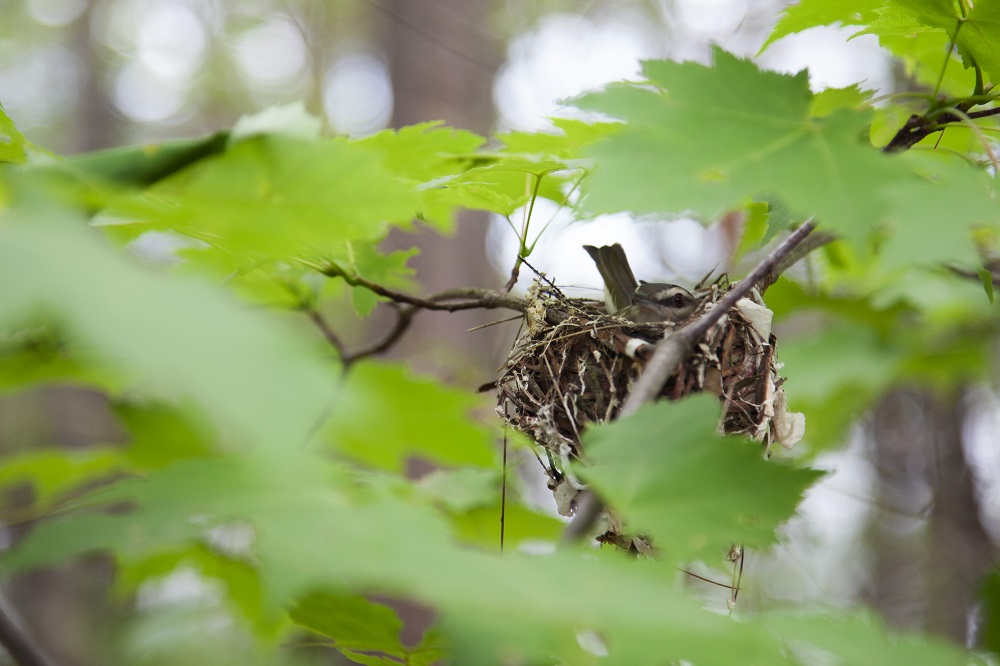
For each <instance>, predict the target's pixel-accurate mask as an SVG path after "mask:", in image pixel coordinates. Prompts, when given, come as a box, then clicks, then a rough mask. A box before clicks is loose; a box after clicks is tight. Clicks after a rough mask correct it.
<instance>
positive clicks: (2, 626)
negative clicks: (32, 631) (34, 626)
mask: <svg viewBox="0 0 1000 666" xmlns="http://www.w3.org/2000/svg"><path fill="white" fill-rule="evenodd" d="M23 626H24V622H23V620H21V618H20V617H19V616H18V613H17V611H16V610H15V609H14V607H13V606H11V604H10V602H9V601H8V600H7V598H6V597H5V596H3V595H2V594H0V645H3V647H4V648H5V649H6V650H7V654H8V655H10V657H11V659H13V660H14V663H16V664H18V666H56V662H55V661H53V660H52V658H51V657H49V656H48V655H47V654H45V652H44V651H43V650H42V648H41V646H39V645H38V644H37V643H35V641H34V640H33V639H32V638H31V636H29V635H28V633H27V632H26V631H25V630H24V628H23Z"/></svg>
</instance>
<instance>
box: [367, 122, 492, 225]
mask: <svg viewBox="0 0 1000 666" xmlns="http://www.w3.org/2000/svg"><path fill="white" fill-rule="evenodd" d="M485 142H486V139H485V138H484V137H481V136H479V135H478V134H473V133H472V132H466V131H463V130H458V129H454V128H451V127H444V126H442V125H441V123H440V122H429V123H421V124H418V125H411V126H409V127H403V128H400V129H398V130H391V129H389V130H383V131H381V132H378V133H377V134H374V135H372V136H370V137H366V138H364V139H361V140H359V141H358V142H357V144H358V145H361V146H364V147H366V148H370V149H373V150H375V151H378V152H379V153H380V154H381V155H382V157H383V164H384V165H385V167H386V168H387V169H389V171H390V172H392V173H393V174H395V175H396V176H397V177H399V178H402V179H404V180H405V181H406V182H408V183H410V184H412V185H413V186H417V185H418V184H420V183H428V182H431V181H436V180H439V179H442V178H445V177H448V176H456V175H458V174H460V173H463V172H464V171H466V170H467V169H468V168H469V167H470V166H471V165H472V164H473V162H474V160H475V159H476V158H475V155H474V153H473V151H475V150H476V148H478V147H479V146H481V145H482V144H483V143H485ZM417 193H418V197H419V199H420V203H419V206H418V209H419V213H418V217H420V219H422V220H424V221H425V222H427V223H429V224H430V225H432V226H433V227H435V228H436V229H438V230H439V231H444V232H450V231H453V230H454V227H455V219H454V218H455V211H456V209H457V206H458V203H457V202H455V201H453V200H452V197H451V196H450V195H449V194H448V193H445V192H443V191H442V190H441V189H439V188H435V187H421V188H418V190H417Z"/></svg>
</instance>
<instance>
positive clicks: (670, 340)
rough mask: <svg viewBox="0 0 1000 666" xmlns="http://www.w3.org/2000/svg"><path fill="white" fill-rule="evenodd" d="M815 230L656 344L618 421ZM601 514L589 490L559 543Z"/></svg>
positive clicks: (798, 236)
mask: <svg viewBox="0 0 1000 666" xmlns="http://www.w3.org/2000/svg"><path fill="white" fill-rule="evenodd" d="M815 228H816V223H815V222H814V221H813V219H812V218H809V219H808V220H807V221H806V222H804V223H803V224H802V226H800V227H799V228H798V229H796V230H795V231H793V232H792V233H791V235H789V236H788V238H786V239H785V240H784V241H783V242H782V243H781V244H780V245H778V247H776V248H775V249H774V250H772V251H771V253H770V254H768V255H767V256H766V257H764V258H763V259H762V260H761V261H760V263H758V264H757V266H756V267H755V268H754V269H753V271H751V272H750V274H749V275H747V276H746V277H745V278H743V279H742V280H740V281H739V282H738V283H737V284H736V285H735V286H733V288H732V289H731V290H730V291H729V292H728V293H727V294H726V295H725V296H723V297H722V299H721V300H720V301H719V302H718V303H717V304H716V305H715V307H714V308H712V309H711V310H709V311H708V312H706V313H705V314H704V315H702V316H701V317H699V318H698V319H696V320H694V321H692V322H691V323H689V324H686V325H685V326H683V327H681V328H680V329H678V330H676V331H674V332H673V333H672V334H671V335H669V336H668V337H666V338H665V339H664V340H662V341H661V342H659V343H658V344H657V345H656V351H655V352H653V357H652V358H651V359H650V360H649V363H647V364H646V368H645V370H643V372H642V374H641V375H639V379H638V380H637V381H636V383H635V386H634V387H633V388H632V391H631V393H629V396H628V398H627V399H626V400H625V404H624V405H622V410H621V412H620V413H619V415H618V418H619V419H621V418H625V417H627V416H630V415H631V414H634V413H635V412H637V411H638V410H639V409H640V408H641V407H642V406H643V405H645V404H646V403H649V402H652V401H653V400H655V399H656V396H658V395H659V394H660V391H661V390H662V389H663V384H664V383H665V382H666V381H667V379H668V378H669V377H670V375H671V374H672V373H673V371H674V368H676V367H677V364H678V363H680V362H681V361H683V360H684V358H685V357H686V356H687V355H688V353H689V352H690V351H691V349H692V348H693V347H694V345H695V343H696V342H698V340H700V339H701V338H702V337H703V336H704V335H705V333H707V332H708V329H710V328H711V327H712V326H714V325H715V324H716V323H717V322H718V321H719V320H720V319H722V317H723V316H725V315H726V313H728V312H729V310H730V309H732V308H733V306H735V305H736V303H737V302H738V301H739V300H740V299H741V298H743V297H744V296H746V295H747V294H748V293H749V292H750V290H751V289H752V288H753V287H754V286H755V285H757V283H759V282H760V281H761V280H763V279H765V278H766V277H767V276H769V275H771V274H773V273H774V271H775V270H776V269H777V267H778V266H779V265H780V264H781V262H782V260H783V259H784V258H785V257H787V256H789V255H790V254H791V253H792V251H793V250H794V249H795V248H796V247H798V246H799V245H800V244H801V243H802V242H803V241H804V240H805V239H806V237H808V236H809V234H810V233H812V231H813V229H815ZM603 510H604V502H603V501H602V500H601V498H600V497H598V496H597V493H595V492H594V491H593V490H587V491H584V493H583V497H582V498H581V499H580V502H579V503H578V504H577V509H576V516H574V518H573V520H572V521H570V523H569V525H567V526H566V530H565V531H564V532H563V535H562V542H563V543H572V542H575V541H578V540H580V539H582V538H583V537H585V536H586V535H588V534H589V533H590V531H591V529H592V528H593V527H594V524H595V523H596V522H597V519H598V517H600V515H601V511H603Z"/></svg>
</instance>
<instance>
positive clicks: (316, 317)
mask: <svg viewBox="0 0 1000 666" xmlns="http://www.w3.org/2000/svg"><path fill="white" fill-rule="evenodd" d="M299 308H300V309H301V310H302V311H303V312H305V313H306V316H307V317H309V321H311V322H312V323H313V324H315V326H316V328H318V329H319V332H320V333H322V334H323V337H324V338H325V339H326V341H327V342H329V343H330V346H331V347H333V348H334V349H335V350H336V351H337V355H338V356H340V358H344V357H345V356H346V355H347V354H346V352H345V351H344V343H343V341H342V340H341V339H340V336H338V335H337V334H336V333H335V332H334V331H333V329H332V328H330V324H328V323H327V321H326V319H324V318H323V315H322V314H321V313H320V311H319V310H317V309H316V308H315V307H313V305H312V304H311V303H305V302H303V303H299Z"/></svg>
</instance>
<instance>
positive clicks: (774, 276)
mask: <svg viewBox="0 0 1000 666" xmlns="http://www.w3.org/2000/svg"><path fill="white" fill-rule="evenodd" d="M835 240H837V236H835V235H833V234H830V233H826V232H819V233H815V234H810V235H809V236H807V237H806V238H805V240H803V241H802V242H801V243H799V244H798V245H796V246H795V247H794V248H793V249H792V251H791V252H789V253H788V254H787V255H786V256H784V257H782V259H781V260H780V261H779V262H778V265H777V266H775V267H774V270H772V271H770V272H768V273H765V274H764V276H763V277H762V278H761V279H759V280H757V282H756V283H755V284H754V288H755V289H756V290H757V291H758V292H760V293H761V294H763V293H764V292H765V291H767V290H768V288H769V287H770V286H771V285H772V284H774V283H775V282H777V281H778V278H779V277H781V276H782V274H783V273H784V272H785V271H787V270H788V269H789V268H791V267H792V266H793V265H794V264H796V263H798V261H799V259H802V258H803V257H805V256H806V255H807V254H809V253H810V252H812V251H813V250H816V249H819V248H821V247H823V246H824V245H827V244H829V243H832V242H833V241H835Z"/></svg>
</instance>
